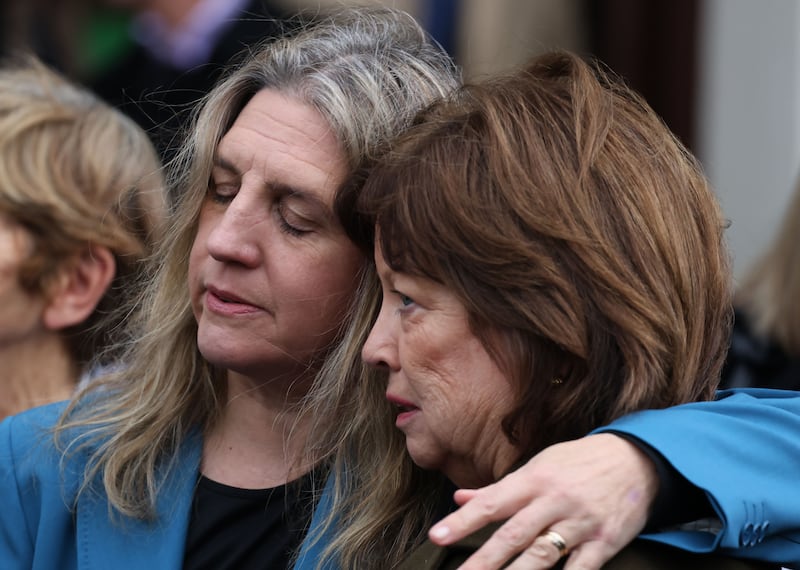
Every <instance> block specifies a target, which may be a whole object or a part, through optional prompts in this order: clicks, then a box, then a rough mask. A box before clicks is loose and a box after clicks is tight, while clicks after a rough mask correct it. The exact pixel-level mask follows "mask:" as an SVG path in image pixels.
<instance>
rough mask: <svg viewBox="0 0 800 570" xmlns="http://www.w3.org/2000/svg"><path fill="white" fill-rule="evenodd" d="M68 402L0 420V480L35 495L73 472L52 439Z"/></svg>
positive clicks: (57, 484)
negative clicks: (55, 427)
mask: <svg viewBox="0 0 800 570" xmlns="http://www.w3.org/2000/svg"><path fill="white" fill-rule="evenodd" d="M66 406H67V402H58V403H55V404H48V405H46V406H42V407H39V408H33V409H31V410H27V411H25V412H22V413H20V414H17V415H14V416H11V417H8V418H6V419H5V420H3V421H2V422H0V481H5V482H9V481H10V480H13V481H14V482H15V484H16V485H18V486H19V489H20V491H21V492H25V490H26V489H29V490H31V492H32V493H33V494H34V495H39V494H41V493H42V492H43V491H44V490H46V489H48V488H51V486H54V487H56V488H58V487H60V485H59V483H60V482H61V481H60V477H61V476H62V475H65V476H66V475H68V474H69V473H70V472H72V471H73V470H72V469H69V468H68V466H67V465H66V464H65V463H64V462H62V460H61V453H60V452H59V451H58V449H57V447H56V445H55V440H54V438H53V427H54V426H55V425H56V422H57V421H58V418H59V417H60V416H61V414H62V412H63V411H64V410H65V409H66Z"/></svg>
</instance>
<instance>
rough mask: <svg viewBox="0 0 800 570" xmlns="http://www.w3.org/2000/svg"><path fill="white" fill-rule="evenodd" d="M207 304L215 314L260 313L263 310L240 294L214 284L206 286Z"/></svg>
mask: <svg viewBox="0 0 800 570" xmlns="http://www.w3.org/2000/svg"><path fill="white" fill-rule="evenodd" d="M205 306H206V307H207V308H208V310H209V311H211V312H212V313H214V314H217V315H220V316H229V317H241V316H245V315H252V314H258V313H260V312H261V311H262V309H261V308H260V307H258V306H257V305H254V304H252V303H250V302H249V301H247V300H245V299H242V298H241V297H239V296H238V295H234V294H233V293H231V292H229V291H225V290H223V289H217V288H216V287H212V286H208V287H206V301H205Z"/></svg>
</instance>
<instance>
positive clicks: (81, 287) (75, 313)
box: [42, 245, 117, 330]
mask: <svg viewBox="0 0 800 570" xmlns="http://www.w3.org/2000/svg"><path fill="white" fill-rule="evenodd" d="M116 271H117V264H116V262H115V261H114V254H113V253H111V250H109V249H108V248H107V247H104V246H100V245H91V246H89V247H87V248H86V249H85V250H84V251H83V253H81V254H80V255H79V256H76V257H75V258H74V259H73V260H71V261H70V262H69V263H67V265H66V266H65V267H64V269H63V270H62V271H61V272H60V274H59V276H58V278H57V279H56V281H55V283H54V284H53V286H52V287H51V288H50V290H49V291H48V302H47V305H46V306H45V309H44V312H43V314H42V319H43V321H44V326H45V327H46V328H47V329H49V330H62V329H65V328H68V327H71V326H74V325H77V324H80V323H82V322H83V321H85V320H86V319H88V318H89V316H90V315H91V314H92V312H93V311H94V309H95V307H97V304H98V303H99V302H100V299H102V298H103V295H104V294H105V292H106V290H107V289H108V287H109V285H111V281H112V280H113V279H114V274H115V273H116Z"/></svg>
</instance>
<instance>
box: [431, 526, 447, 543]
mask: <svg viewBox="0 0 800 570" xmlns="http://www.w3.org/2000/svg"><path fill="white" fill-rule="evenodd" d="M449 534H450V529H449V528H447V527H446V526H435V527H433V528H432V529H431V538H438V539H440V540H443V539H445V538H447V536H448V535H449Z"/></svg>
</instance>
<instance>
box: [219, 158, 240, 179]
mask: <svg viewBox="0 0 800 570" xmlns="http://www.w3.org/2000/svg"><path fill="white" fill-rule="evenodd" d="M213 165H214V167H215V168H222V169H224V170H228V171H230V172H232V173H234V174H236V175H239V174H240V172H239V169H238V168H236V166H234V164H233V163H232V162H230V161H228V160H225V159H224V158H222V157H221V156H219V155H218V154H215V155H214V161H213Z"/></svg>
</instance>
